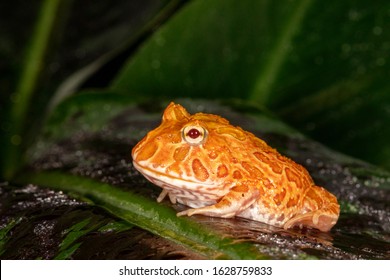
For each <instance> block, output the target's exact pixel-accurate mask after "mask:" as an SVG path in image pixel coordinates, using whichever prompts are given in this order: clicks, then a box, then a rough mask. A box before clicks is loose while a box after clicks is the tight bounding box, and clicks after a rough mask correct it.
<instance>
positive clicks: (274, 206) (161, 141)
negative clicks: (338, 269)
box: [132, 103, 340, 231]
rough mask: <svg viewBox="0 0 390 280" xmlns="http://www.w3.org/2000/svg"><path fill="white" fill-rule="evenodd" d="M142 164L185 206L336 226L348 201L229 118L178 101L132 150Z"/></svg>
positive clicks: (286, 223) (286, 224) (282, 223)
mask: <svg viewBox="0 0 390 280" xmlns="http://www.w3.org/2000/svg"><path fill="white" fill-rule="evenodd" d="M132 157H133V163H134V166H135V167H136V168H137V169H138V170H139V171H140V172H141V173H142V174H143V175H144V176H145V177H146V178H147V179H148V180H150V181H151V182H153V183H154V184H156V185H158V186H160V187H161V188H163V191H162V193H161V194H160V196H159V198H158V201H161V200H162V199H164V197H165V196H166V195H168V197H169V198H170V200H171V202H172V203H176V202H179V203H182V204H185V205H187V206H190V207H192V209H188V210H185V211H183V212H180V213H178V215H179V216H182V215H189V216H191V215H194V214H203V215H207V216H216V217H224V218H228V217H234V216H239V217H244V218H247V219H252V220H256V221H260V222H264V223H267V224H271V225H274V226H279V227H283V228H285V229H288V228H291V227H295V226H299V227H302V226H306V227H311V228H317V229H319V230H321V231H329V230H330V229H331V228H332V227H333V226H334V225H335V223H336V222H337V219H338V217H339V212H340V207H339V204H338V203H337V199H336V197H335V196H334V195H332V194H331V193H329V192H328V191H326V190H325V189H323V188H322V187H319V186H316V185H315V184H314V182H313V179H312V178H311V177H310V175H309V173H308V172H307V170H306V169H305V168H304V167H302V166H301V165H299V164H297V163H295V162H294V161H292V160H291V159H289V158H286V157H285V156H282V155H281V154H279V153H278V152H277V151H276V150H275V149H273V148H271V147H270V146H268V145H267V144H266V143H265V142H264V141H263V140H261V139H259V138H257V137H256V136H255V135H253V134H252V133H250V132H247V131H244V130H243V129H241V128H240V127H236V126H233V125H231V124H230V123H229V122H228V121H227V120H226V119H224V118H222V117H220V116H216V115H212V114H204V113H197V114H194V115H190V114H189V113H188V112H187V111H186V110H185V109H184V108H183V107H182V106H181V105H178V104H174V103H171V104H169V106H168V107H167V108H166V109H165V111H164V114H163V117H162V122H161V124H160V126H158V127H157V128H156V129H154V130H152V131H150V132H149V133H148V134H147V135H146V136H145V138H143V139H142V140H141V141H140V142H139V143H138V144H137V145H136V146H135V147H134V149H133V151H132Z"/></svg>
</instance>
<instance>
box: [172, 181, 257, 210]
mask: <svg viewBox="0 0 390 280" xmlns="http://www.w3.org/2000/svg"><path fill="white" fill-rule="evenodd" d="M259 193H260V192H259V191H258V190H257V189H256V188H250V187H248V186H236V187H233V188H232V189H230V191H229V192H228V193H227V194H226V195H225V196H224V197H222V199H221V200H220V201H219V202H218V203H216V204H213V205H210V206H205V207H201V208H195V209H188V210H185V211H182V212H179V213H177V216H185V215H187V216H192V215H196V214H200V215H205V216H212V217H221V218H231V217H234V216H236V215H237V214H238V213H240V212H242V211H243V210H245V209H246V208H248V207H249V206H250V205H251V204H253V203H254V202H255V201H256V200H257V199H258V198H259V196H260V195H259Z"/></svg>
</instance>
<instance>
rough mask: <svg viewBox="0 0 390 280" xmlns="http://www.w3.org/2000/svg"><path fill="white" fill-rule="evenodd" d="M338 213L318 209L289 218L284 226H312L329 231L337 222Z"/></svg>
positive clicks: (285, 227)
mask: <svg viewBox="0 0 390 280" xmlns="http://www.w3.org/2000/svg"><path fill="white" fill-rule="evenodd" d="M338 217H339V216H338V215H335V214H334V213H329V212H326V211H323V210H317V211H314V212H309V213H306V214H301V215H298V216H295V217H294V218H292V219H290V220H288V221H287V222H286V223H285V224H284V226H283V228H284V229H289V228H292V227H296V226H299V227H310V228H316V229H319V230H320V231H329V230H330V229H331V228H332V227H333V226H334V225H335V224H336V222H337V219H338Z"/></svg>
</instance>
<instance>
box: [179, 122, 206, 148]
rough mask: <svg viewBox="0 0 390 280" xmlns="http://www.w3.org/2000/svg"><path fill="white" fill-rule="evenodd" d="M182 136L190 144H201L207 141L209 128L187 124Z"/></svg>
mask: <svg viewBox="0 0 390 280" xmlns="http://www.w3.org/2000/svg"><path fill="white" fill-rule="evenodd" d="M182 137H183V139H184V141H186V142H187V143H188V144H190V145H199V144H202V143H203V142H204V141H205V139H206V137H207V130H206V129H204V128H203V127H201V126H186V127H184V128H183V130H182Z"/></svg>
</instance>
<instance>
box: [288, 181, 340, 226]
mask: <svg viewBox="0 0 390 280" xmlns="http://www.w3.org/2000/svg"><path fill="white" fill-rule="evenodd" d="M339 214H340V206H339V204H338V203H337V199H336V197H335V196H334V195H333V194H331V193H329V192H327V191H326V190H324V189H323V188H321V187H318V186H314V187H312V189H311V190H310V191H309V192H308V193H307V195H306V197H305V206H304V213H302V214H298V215H296V216H295V217H292V218H291V219H290V220H288V221H287V222H286V223H285V224H284V226H283V228H284V229H288V228H292V227H295V226H299V227H303V226H305V227H311V228H316V229H319V230H320V231H329V230H330V229H331V228H332V227H333V226H334V225H335V224H336V222H337V220H338V218H339Z"/></svg>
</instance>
